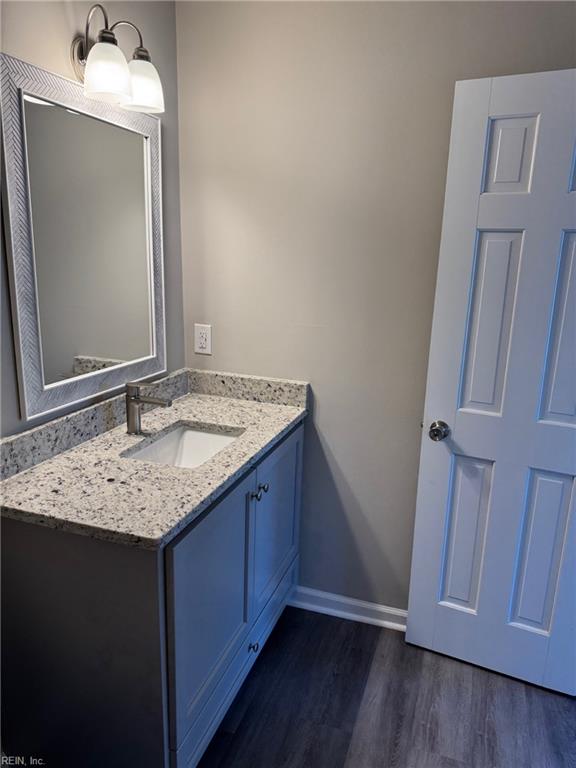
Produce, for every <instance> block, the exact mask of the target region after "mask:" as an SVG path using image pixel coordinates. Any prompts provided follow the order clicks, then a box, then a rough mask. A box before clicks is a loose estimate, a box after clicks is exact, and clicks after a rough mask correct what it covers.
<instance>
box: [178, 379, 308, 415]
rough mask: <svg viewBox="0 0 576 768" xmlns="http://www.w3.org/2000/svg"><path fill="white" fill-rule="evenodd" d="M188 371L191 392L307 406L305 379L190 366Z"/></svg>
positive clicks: (301, 406)
mask: <svg viewBox="0 0 576 768" xmlns="http://www.w3.org/2000/svg"><path fill="white" fill-rule="evenodd" d="M188 375H189V377H190V392H199V393H203V394H206V395H221V396H222V397H234V398H238V399H239V400H256V401H257V402H259V403H278V405H291V406H293V407H295V408H306V407H307V402H308V390H309V387H308V384H307V383H306V382H304V381H289V380H286V379H269V378H265V377H262V376H246V375H244V374H240V373H220V372H218V371H200V370H190V371H189V373H188Z"/></svg>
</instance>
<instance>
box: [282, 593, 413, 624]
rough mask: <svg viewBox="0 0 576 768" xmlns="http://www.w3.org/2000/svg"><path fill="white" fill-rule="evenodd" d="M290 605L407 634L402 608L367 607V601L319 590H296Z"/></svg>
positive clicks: (289, 602) (377, 605)
mask: <svg viewBox="0 0 576 768" xmlns="http://www.w3.org/2000/svg"><path fill="white" fill-rule="evenodd" d="M288 605H292V606H294V608H304V610H306V611H315V612H316V613H327V614H328V615H329V616H339V617H340V618H341V619H350V620H352V621H362V622H364V624H375V625H376V626H377V627H386V629H396V630H398V631H399V632H406V617H407V616H408V611H405V610H403V609H402V608H390V607H389V606H387V605H379V604H378V603H368V602H366V601H365V600H356V599H355V598H353V597H346V596H345V595H335V594H333V593H332V592H321V591H320V590H319V589H310V588H309V587H296V589H295V590H294V594H293V595H292V597H291V599H290V600H289V601H288Z"/></svg>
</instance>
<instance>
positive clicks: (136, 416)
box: [126, 381, 172, 435]
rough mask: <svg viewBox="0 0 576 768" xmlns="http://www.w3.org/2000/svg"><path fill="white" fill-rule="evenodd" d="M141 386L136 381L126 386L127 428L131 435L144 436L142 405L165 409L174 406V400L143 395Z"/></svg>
mask: <svg viewBox="0 0 576 768" xmlns="http://www.w3.org/2000/svg"><path fill="white" fill-rule="evenodd" d="M141 386H142V385H141V384H138V383H137V382H135V381H129V382H128V383H127V384H126V426H127V432H128V434H129V435H141V434H142V424H141V418H140V417H141V411H140V408H141V406H142V405H144V403H149V404H150V405H161V406H162V407H163V408H169V407H170V406H171V405H172V400H169V399H162V398H160V397H148V396H147V395H141V394H140V387H141Z"/></svg>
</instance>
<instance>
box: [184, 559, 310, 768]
mask: <svg viewBox="0 0 576 768" xmlns="http://www.w3.org/2000/svg"><path fill="white" fill-rule="evenodd" d="M297 576H298V558H296V559H295V560H294V561H293V562H292V564H291V565H290V567H289V568H288V570H287V571H286V573H285V574H284V576H283V578H282V579H281V581H280V584H279V585H278V586H277V588H276V590H275V592H274V594H273V595H272V596H271V598H270V600H269V602H268V603H267V605H266V607H265V608H264V609H263V611H262V613H261V614H260V617H259V619H258V621H257V622H256V623H255V624H254V626H253V627H252V628H251V629H250V631H249V632H248V633H247V636H246V638H245V640H244V642H243V644H242V646H241V647H240V649H239V650H238V652H237V653H236V655H235V656H234V658H233V659H232V661H231V662H230V665H229V666H228V668H227V669H226V671H225V673H224V675H223V676H222V677H221V678H220V680H219V682H218V684H217V686H216V687H215V689H214V691H213V693H212V695H211V696H210V698H209V699H208V701H207V702H206V705H205V707H204V709H203V710H202V712H201V713H200V714H199V716H198V718H197V720H196V721H195V722H194V724H193V726H192V728H191V729H190V731H189V732H188V734H187V736H186V738H185V739H184V742H183V743H182V745H181V747H180V748H179V749H178V751H177V752H172V753H171V761H170V765H171V766H172V768H194V767H195V766H196V765H197V763H198V761H199V760H200V758H201V757H202V755H203V753H204V750H205V749H206V747H207V746H208V744H209V742H210V739H211V738H212V736H213V735H214V733H215V732H216V729H217V728H218V726H219V725H220V723H221V721H222V718H223V717H224V715H225V714H226V711H227V710H228V707H229V706H230V704H231V703H232V701H233V699H234V697H235V696H236V694H237V693H238V690H239V689H240V686H241V685H242V683H243V682H244V680H245V679H246V676H247V675H248V672H250V670H251V668H252V666H253V664H254V662H255V661H256V659H257V657H258V654H259V652H260V651H261V649H262V647H263V645H264V643H265V642H266V640H267V639H268V636H269V635H270V633H271V632H272V629H273V628H274V625H275V624H276V622H277V621H278V619H279V617H280V614H281V613H282V611H283V610H284V608H285V606H286V603H287V602H288V600H289V598H290V596H291V594H292V591H293V589H294V586H295V584H296V580H297ZM254 646H257V650H256V652H254V650H253V648H254Z"/></svg>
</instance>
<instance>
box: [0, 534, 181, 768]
mask: <svg viewBox="0 0 576 768" xmlns="http://www.w3.org/2000/svg"><path fill="white" fill-rule="evenodd" d="M161 557H162V554H161V553H158V552H155V551H148V550H143V549H137V548H131V547H127V546H123V545H119V544H114V543H110V542H104V541H100V540H96V539H92V538H89V537H85V536H78V535H75V534H70V533H66V532H63V531H58V530H53V529H50V528H43V527H41V526H37V525H31V524H28V523H22V522H19V521H15V520H9V519H3V520H2V657H3V658H2V662H3V663H2V670H3V675H2V686H3V691H2V700H3V707H2V735H3V749H4V752H5V753H6V754H7V755H11V756H12V755H14V756H17V755H25V756H30V755H32V756H35V757H39V758H43V759H44V762H45V764H46V765H47V766H51V765H54V766H56V765H57V766H59V768H68V766H71V767H73V768H78V766H80V765H81V766H82V767H83V768H102V766H107V767H108V768H113V767H114V766H128V765H138V766H139V768H148V766H149V767H150V768H159V767H160V766H164V765H166V762H165V761H166V754H167V749H166V722H165V717H166V707H165V680H164V669H165V658H164V623H165V622H164V603H163V589H164V585H163V576H162V574H163V564H162V562H161V560H160V558H161ZM142 670H146V674H142Z"/></svg>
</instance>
